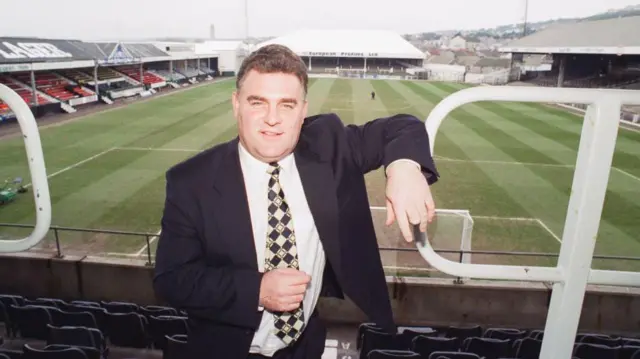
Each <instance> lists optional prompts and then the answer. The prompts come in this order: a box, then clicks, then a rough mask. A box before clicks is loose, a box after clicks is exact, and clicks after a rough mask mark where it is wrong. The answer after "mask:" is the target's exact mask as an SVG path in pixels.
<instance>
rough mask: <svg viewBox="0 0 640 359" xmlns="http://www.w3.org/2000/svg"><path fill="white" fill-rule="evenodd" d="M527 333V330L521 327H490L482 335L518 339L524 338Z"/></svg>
mask: <svg viewBox="0 0 640 359" xmlns="http://www.w3.org/2000/svg"><path fill="white" fill-rule="evenodd" d="M526 334H527V332H525V331H524V330H520V329H509V328H489V329H487V330H486V331H485V332H484V334H483V335H482V336H483V337H484V338H493V339H509V340H516V339H522V338H524V337H525V336H526Z"/></svg>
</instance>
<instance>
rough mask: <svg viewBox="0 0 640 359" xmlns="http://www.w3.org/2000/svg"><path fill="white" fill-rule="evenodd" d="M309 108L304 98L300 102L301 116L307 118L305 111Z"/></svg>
mask: <svg viewBox="0 0 640 359" xmlns="http://www.w3.org/2000/svg"><path fill="white" fill-rule="evenodd" d="M308 110H309V101H307V99H306V98H305V99H304V100H303V103H302V117H303V118H307V111H308Z"/></svg>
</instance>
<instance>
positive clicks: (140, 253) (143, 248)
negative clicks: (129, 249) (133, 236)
mask: <svg viewBox="0 0 640 359" xmlns="http://www.w3.org/2000/svg"><path fill="white" fill-rule="evenodd" d="M161 232H162V229H161V230H159V231H158V233H156V235H155V236H153V237H151V238H150V239H149V244H146V243H145V245H144V246H142V248H140V250H139V251H137V252H136V254H135V255H136V256H137V257H139V256H142V253H144V251H146V250H147V247H148V246H150V245H151V244H153V242H155V241H156V239H158V237H159V236H160V233H161Z"/></svg>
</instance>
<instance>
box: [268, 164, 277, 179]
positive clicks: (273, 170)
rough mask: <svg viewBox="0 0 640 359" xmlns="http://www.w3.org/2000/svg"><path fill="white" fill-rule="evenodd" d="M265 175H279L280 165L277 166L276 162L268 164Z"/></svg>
mask: <svg viewBox="0 0 640 359" xmlns="http://www.w3.org/2000/svg"><path fill="white" fill-rule="evenodd" d="M267 173H268V174H270V175H272V176H277V175H278V174H280V165H279V164H278V162H271V163H269V168H268V169H267Z"/></svg>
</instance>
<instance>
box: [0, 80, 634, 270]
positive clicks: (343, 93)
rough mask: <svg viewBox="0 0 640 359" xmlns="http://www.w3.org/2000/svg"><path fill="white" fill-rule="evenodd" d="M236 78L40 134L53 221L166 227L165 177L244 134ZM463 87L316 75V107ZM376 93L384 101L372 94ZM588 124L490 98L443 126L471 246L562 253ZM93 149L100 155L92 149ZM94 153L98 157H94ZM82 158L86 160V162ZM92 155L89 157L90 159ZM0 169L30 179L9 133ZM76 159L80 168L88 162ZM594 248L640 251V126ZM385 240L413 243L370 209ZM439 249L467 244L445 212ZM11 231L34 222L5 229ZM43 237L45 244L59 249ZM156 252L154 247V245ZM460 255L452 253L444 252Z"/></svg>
mask: <svg viewBox="0 0 640 359" xmlns="http://www.w3.org/2000/svg"><path fill="white" fill-rule="evenodd" d="M233 84H234V83H233V81H225V82H220V83H217V84H212V85H207V86H202V87H198V88H194V89H190V90H187V91H184V92H180V93H177V94H174V95H170V96H165V97H161V98H157V99H152V100H150V101H145V102H139V103H134V104H132V105H130V106H127V107H124V108H121V109H117V110H113V111H108V112H104V113H100V114H96V115H92V116H89V117H86V118H84V119H81V120H77V121H73V122H70V123H67V124H64V125H61V126H55V127H51V128H45V129H42V130H41V138H42V143H43V147H44V153H45V160H46V166H47V172H48V173H49V174H54V173H57V174H55V175H53V176H51V177H50V179H49V184H50V188H51V200H52V204H53V220H52V224H54V225H58V226H70V227H79V228H93V229H111V230H125V231H141V232H149V233H157V231H158V230H159V228H160V226H159V221H160V216H161V213H162V206H163V202H164V184H165V182H164V173H165V171H166V170H167V169H168V168H169V167H170V166H172V165H173V164H175V163H178V162H180V161H182V160H184V159H186V158H188V157H189V156H192V155H193V154H194V153H195V152H197V151H199V150H202V149H205V148H207V147H210V146H212V145H214V144H216V143H220V142H223V141H226V140H229V139H231V138H232V137H234V136H235V135H236V129H235V120H234V119H233V116H232V111H231V104H230V95H231V92H232V90H233ZM464 87H465V86H464V85H460V84H450V83H434V82H413V81H384V80H346V79H321V80H320V79H318V80H313V79H312V81H311V82H310V88H309V100H310V104H309V114H310V115H311V114H315V113H322V112H336V113H338V114H339V115H340V117H341V118H342V120H343V121H344V122H345V123H355V124H362V123H364V122H366V121H369V120H371V119H374V118H378V117H383V116H388V115H392V114H395V113H399V112H401V113H409V114H413V115H416V116H418V117H419V118H421V119H425V118H426V117H427V116H428V115H429V113H430V111H431V109H432V108H433V107H434V106H435V105H436V104H437V103H438V102H439V101H440V100H442V99H443V98H444V97H446V96H447V95H449V94H452V93H454V92H456V91H458V90H460V89H462V88H464ZM372 90H375V91H376V94H377V96H376V100H375V101H372V100H370V98H369V94H370V92H371V91H372ZM581 125H582V120H581V118H580V117H579V116H576V115H573V114H570V113H568V112H566V111H563V110H560V109H556V108H551V107H548V106H544V105H538V104H528V103H505V102H501V103H491V102H482V103H474V104H468V105H465V106H462V107H461V108H458V109H457V110H455V111H453V112H452V113H451V114H450V116H449V117H448V118H447V120H446V121H444V122H443V123H442V126H441V127H440V131H439V133H438V136H437V139H436V143H435V155H436V159H437V161H436V163H437V166H438V169H439V171H440V174H441V180H440V181H439V182H438V183H437V184H436V185H434V186H433V188H432V190H433V193H434V196H435V199H436V203H437V206H438V208H443V209H466V210H469V211H470V213H471V215H472V216H473V218H474V224H473V236H472V241H471V247H472V249H474V250H483V251H513V252H545V253H557V252H558V250H559V248H560V243H559V238H561V237H562V233H563V229H564V221H565V215H566V212H567V205H568V200H569V195H570V192H571V184H572V181H573V170H574V168H573V165H574V164H575V161H576V155H577V148H578V142H579V139H580V133H581ZM92 156H95V157H92ZM89 158H92V159H90V160H87V159H89ZM85 160H86V161H85ZM82 161H84V162H82ZM0 163H2V164H3V166H2V168H0V178H3V177H13V176H23V177H25V179H26V180H27V181H28V177H29V176H28V169H27V162H26V156H25V153H24V144H23V141H22V139H21V138H18V137H15V138H11V139H3V140H1V141H0ZM79 163H80V164H79ZM613 166H614V169H613V170H612V172H611V177H610V180H609V184H608V191H607V196H606V200H605V207H604V211H603V215H602V220H601V223H600V231H599V234H598V241H597V244H596V253H597V254H600V255H618V256H637V257H640V236H639V235H638V233H640V221H638V218H640V190H639V188H640V133H639V132H634V131H629V130H621V131H620V133H619V136H618V141H617V144H616V152H615V155H614V158H613ZM366 180H367V185H368V188H369V193H370V201H371V205H372V206H384V204H385V202H384V176H383V175H382V171H381V170H377V171H374V172H372V173H370V174H368V175H367V177H366ZM32 200H33V198H32V194H31V193H29V194H28V195H25V196H22V197H21V198H19V199H18V200H17V201H16V202H15V203H12V204H10V205H8V206H4V207H0V222H2V223H23V224H32V223H34V208H33V201H32ZM374 219H375V221H376V231H377V233H378V237H379V242H380V245H381V246H382V247H385V248H406V247H411V245H409V244H407V243H404V242H403V240H402V239H401V237H400V234H399V231H398V229H397V228H396V227H395V225H394V226H392V227H390V228H387V227H385V226H384V225H383V222H384V211H374ZM432 230H433V231H435V232H434V233H433V236H432V238H433V241H434V246H435V247H436V248H440V249H446V250H457V249H459V248H460V225H459V224H448V225H446V224H445V223H444V219H441V220H440V221H439V225H438V226H434V227H433V228H432ZM0 233H3V234H4V235H5V236H19V235H25V234H26V233H28V231H26V230H24V229H23V230H17V229H1V230H0ZM59 237H60V238H61V239H62V244H63V250H64V251H65V252H68V251H73V250H76V251H80V252H83V251H84V252H91V253H99V252H110V253H123V254H127V255H128V256H133V255H134V254H136V253H138V252H140V251H141V250H142V254H143V255H144V254H145V253H146V250H145V249H144V247H143V246H144V245H145V243H146V242H145V240H144V238H143V237H137V238H136V237H131V236H124V235H104V234H97V233H83V234H74V233H70V232H61V233H59ZM51 238H52V235H50V236H49V237H48V239H47V240H46V241H45V244H44V245H43V246H46V247H52V243H54V241H53V240H52V239H51ZM151 250H152V252H155V243H153V244H152V245H151ZM445 256H447V257H448V258H451V259H454V260H457V258H458V255H457V254H447V255H445ZM382 257H383V261H384V262H385V264H387V265H388V266H393V267H421V266H422V267H425V266H426V265H425V264H424V262H423V261H422V259H421V258H419V257H418V256H417V254H415V253H404V252H397V251H395V252H394V251H388V250H385V251H383V253H382ZM472 261H473V262H475V263H501V264H527V265H536V264H539V265H553V264H554V263H555V261H556V260H555V258H541V257H525V256H514V255H509V256H499V255H488V254H483V255H474V256H473V257H472ZM595 265H596V266H597V267H598V268H606V269H624V270H640V261H638V262H633V261H619V260H617V261H596V262H595Z"/></svg>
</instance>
